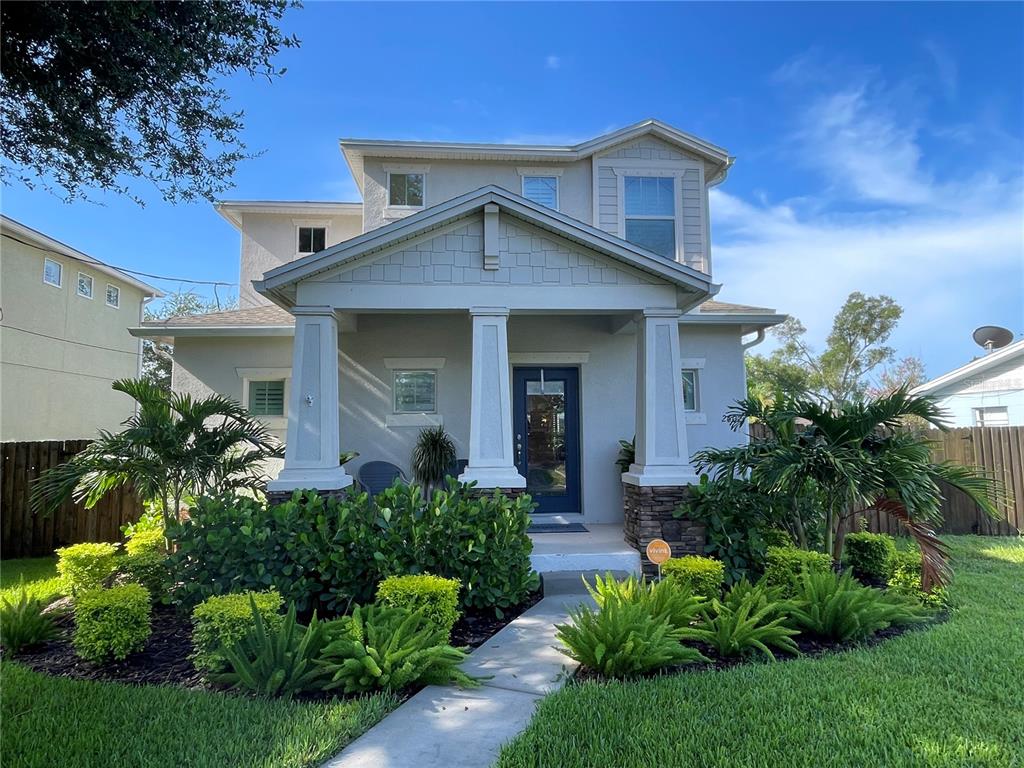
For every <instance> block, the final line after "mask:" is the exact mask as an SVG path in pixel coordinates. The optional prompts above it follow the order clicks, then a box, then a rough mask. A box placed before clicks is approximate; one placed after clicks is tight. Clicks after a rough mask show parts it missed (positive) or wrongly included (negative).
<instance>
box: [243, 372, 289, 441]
mask: <svg viewBox="0 0 1024 768" xmlns="http://www.w3.org/2000/svg"><path fill="white" fill-rule="evenodd" d="M235 373H237V374H238V377H239V378H240V379H241V380H242V407H243V408H245V409H246V410H249V384H250V382H253V381H280V380H281V379H284V409H283V410H284V413H283V414H282V415H280V416H257V417H256V418H257V419H259V420H260V421H262V422H263V423H264V424H266V425H267V427H268V428H269V429H276V430H281V429H287V428H288V406H289V404H290V402H291V391H292V369H291V368H235Z"/></svg>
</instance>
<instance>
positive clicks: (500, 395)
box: [459, 307, 526, 488]
mask: <svg viewBox="0 0 1024 768" xmlns="http://www.w3.org/2000/svg"><path fill="white" fill-rule="evenodd" d="M469 313H470V315H472V317H473V376H472V381H473V385H472V392H471V396H470V417H469V464H468V465H467V467H466V471H465V472H463V473H462V474H461V475H459V480H461V481H462V482H466V483H468V482H470V481H471V480H475V481H476V483H477V485H478V486H479V487H481V488H525V487H526V479H525V478H524V477H523V476H522V475H520V474H519V471H518V470H517V469H516V466H515V457H514V454H513V453H512V392H511V386H512V376H511V373H510V370H509V364H508V308H507V307H472V308H471V309H470V310H469Z"/></svg>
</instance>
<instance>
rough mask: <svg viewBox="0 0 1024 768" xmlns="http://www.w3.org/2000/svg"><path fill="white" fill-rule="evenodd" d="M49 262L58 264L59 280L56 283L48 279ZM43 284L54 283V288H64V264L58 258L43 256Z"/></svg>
mask: <svg viewBox="0 0 1024 768" xmlns="http://www.w3.org/2000/svg"><path fill="white" fill-rule="evenodd" d="M47 262H49V263H50V264H56V265H57V282H56V283H51V282H50V281H49V280H47V279H46V264H47ZM43 284H44V285H52V286H53V287H54V288H63V287H64V265H63V264H61V263H60V262H59V261H57V260H56V259H49V258H43Z"/></svg>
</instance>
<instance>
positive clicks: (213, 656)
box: [192, 590, 284, 672]
mask: <svg viewBox="0 0 1024 768" xmlns="http://www.w3.org/2000/svg"><path fill="white" fill-rule="evenodd" d="M282 604H283V600H282V599H281V595H279V594H278V593H277V592H276V591H274V590H268V591H266V592H240V593H236V594H232V595H215V596H214V597H208V598H206V600H204V601H203V602H201V603H200V604H199V605H197V606H196V607H195V609H194V610H193V611H192V647H193V649H194V651H193V654H192V663H193V664H195V667H196V669H198V670H199V671H200V672H220V671H222V670H223V669H224V668H225V667H226V666H227V662H226V661H225V660H224V654H223V649H224V648H225V647H228V646H233V645H234V644H235V643H237V642H238V641H239V640H241V639H242V638H243V637H245V635H246V634H248V633H249V632H251V631H252V630H253V629H254V628H255V626H256V622H255V620H254V619H253V606H255V608H256V611H258V613H259V615H260V616H261V617H262V619H263V621H264V623H265V625H266V627H267V628H268V629H269V630H276V629H278V628H280V626H281V624H282V622H283V621H284V616H283V615H282V614H281V605H282Z"/></svg>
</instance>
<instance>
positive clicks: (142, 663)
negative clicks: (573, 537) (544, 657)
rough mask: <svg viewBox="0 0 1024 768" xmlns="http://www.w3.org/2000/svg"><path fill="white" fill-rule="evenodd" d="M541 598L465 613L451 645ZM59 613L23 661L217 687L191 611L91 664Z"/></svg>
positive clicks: (45, 667)
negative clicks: (202, 657) (198, 663)
mask: <svg viewBox="0 0 1024 768" xmlns="http://www.w3.org/2000/svg"><path fill="white" fill-rule="evenodd" d="M540 598H541V595H540V593H539V592H537V593H535V594H533V595H531V596H530V597H529V598H527V600H526V601H525V602H523V603H522V604H520V605H517V606H515V607H514V608H509V609H507V610H505V611H504V616H503V617H502V618H500V619H499V618H496V617H495V616H494V612H493V611H491V612H483V611H469V612H467V613H466V614H465V615H463V616H462V618H460V619H459V622H458V623H457V624H456V625H455V628H454V629H453V630H452V640H451V643H452V645H454V646H456V647H465V646H469V647H470V648H476V647H478V646H480V645H482V644H483V643H484V642H486V641H487V640H488V639H489V638H490V637H491V636H492V635H494V634H495V633H496V632H497V631H498V630H500V629H501V628H502V627H504V626H505V625H506V624H508V623H509V622H510V621H512V620H513V619H514V618H516V617H517V616H519V614H521V613H522V612H523V611H525V610H526V609H527V608H529V607H530V606H532V605H535V604H536V603H537V602H538V601H539V600H540ZM59 616H60V617H59V618H58V619H57V627H58V633H57V636H56V637H55V638H54V639H53V640H50V641H49V642H47V643H46V644H45V645H42V646H39V647H38V648H32V649H26V650H24V651H22V652H21V653H20V654H18V655H17V656H16V657H14V658H16V659H17V661H18V663H19V664H23V665H24V666H26V667H28V668H29V669H32V670H34V671H36V672H42V673H44V674H47V675H53V676H55V677H68V678H74V679H77V680H100V681H107V682H117V683H127V684H129V685H164V684H166V685H176V686H180V687H182V688H188V689H191V690H203V689H205V690H216V689H217V688H218V686H216V685H214V684H211V683H208V682H207V681H206V680H205V679H204V678H203V676H202V675H201V674H200V673H199V672H197V671H196V669H195V667H193V666H192V660H191V659H190V658H189V656H190V655H191V653H192V622H191V620H190V619H189V617H188V615H187V614H184V613H180V612H178V611H177V610H176V609H174V608H172V607H169V606H164V605H157V606H154V607H153V618H152V624H151V627H152V634H151V635H150V637H149V640H148V641H147V642H146V647H145V648H144V649H143V650H141V651H139V652H138V653H133V654H131V655H130V656H129V657H128V658H127V659H125V660H124V661H111V662H108V663H106V664H92V663H90V662H88V661H84V660H82V659H80V658H79V657H78V656H77V655H76V654H75V649H74V646H73V645H72V633H73V631H74V619H73V618H72V617H71V615H70V613H62V614H60V615H59ZM5 655H6V654H5ZM303 698H309V697H303ZM312 698H323V696H314V697H312Z"/></svg>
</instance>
